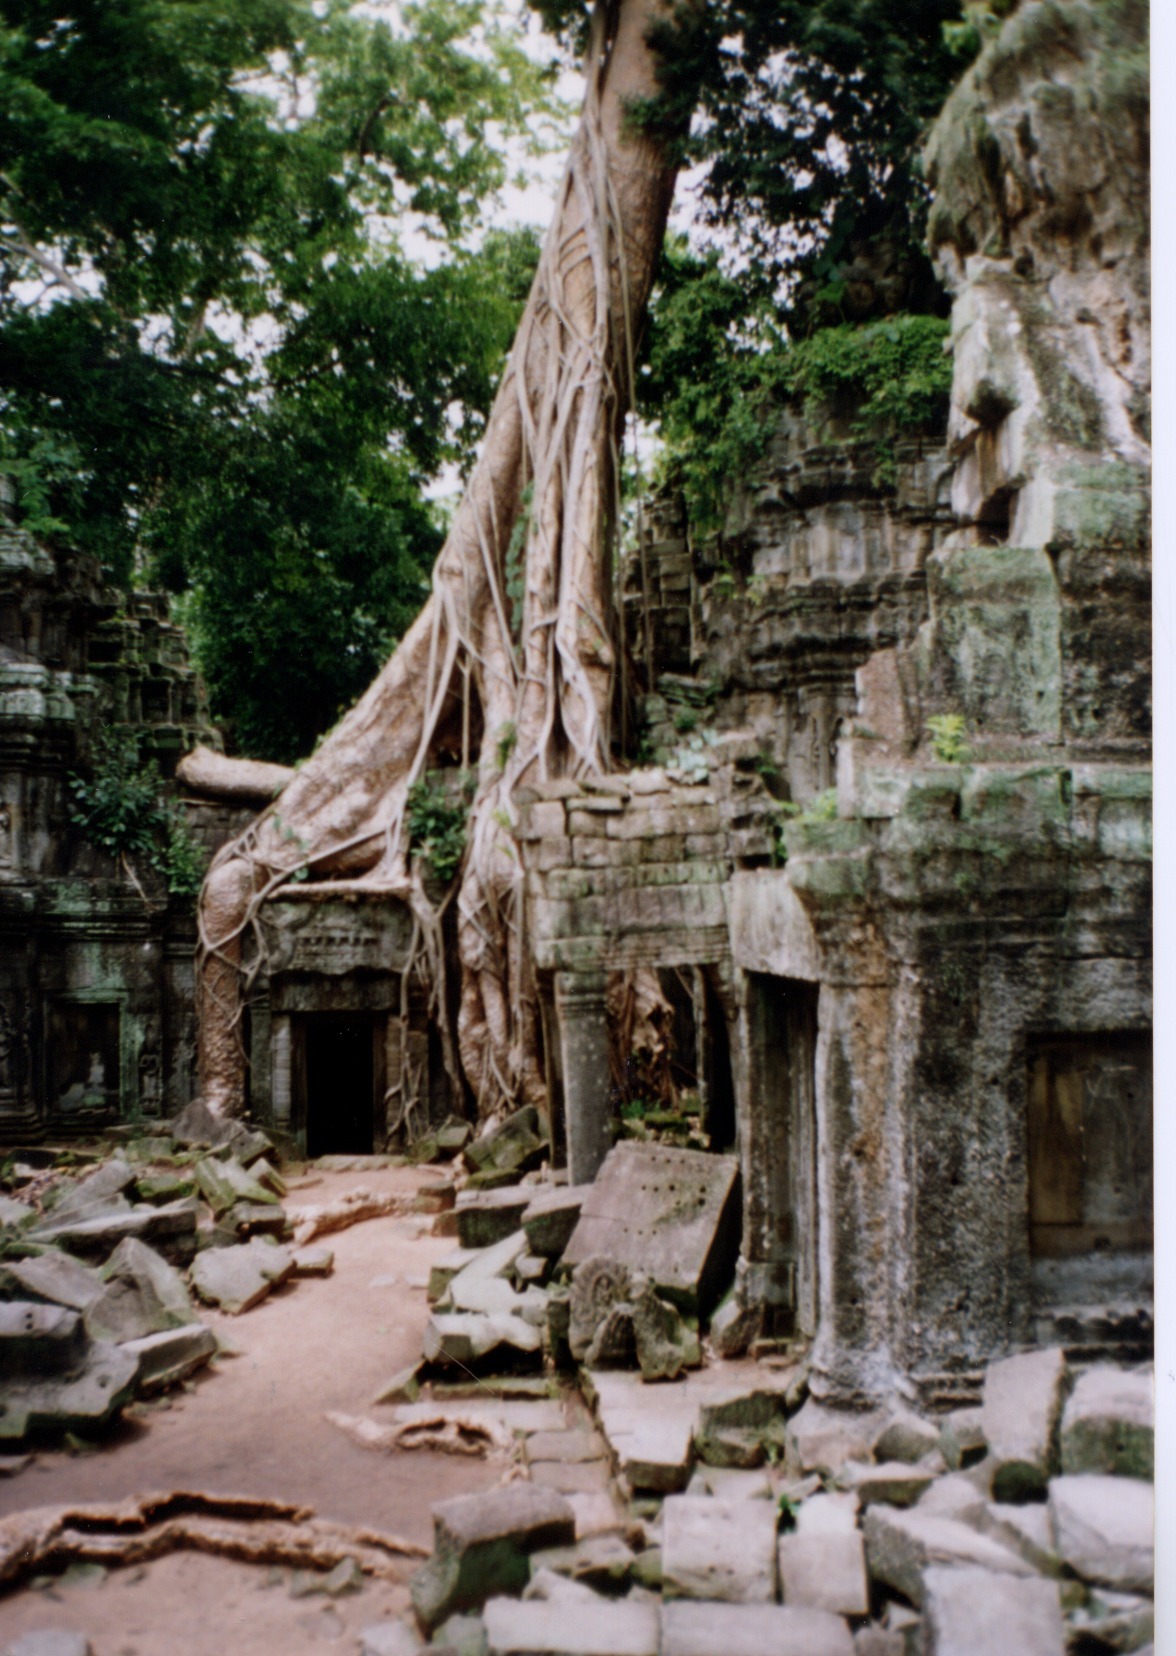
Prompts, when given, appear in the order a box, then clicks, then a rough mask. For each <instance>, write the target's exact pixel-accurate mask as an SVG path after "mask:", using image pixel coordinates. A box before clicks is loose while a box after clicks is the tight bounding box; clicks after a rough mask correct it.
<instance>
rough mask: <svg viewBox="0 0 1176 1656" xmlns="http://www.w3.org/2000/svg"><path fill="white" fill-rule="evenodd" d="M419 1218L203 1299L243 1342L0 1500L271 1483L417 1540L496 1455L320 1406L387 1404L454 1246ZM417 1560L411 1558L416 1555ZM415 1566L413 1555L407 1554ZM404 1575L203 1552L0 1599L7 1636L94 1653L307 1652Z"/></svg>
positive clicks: (369, 1177) (388, 1175)
mask: <svg viewBox="0 0 1176 1656" xmlns="http://www.w3.org/2000/svg"><path fill="white" fill-rule="evenodd" d="M318 1177H319V1181H320V1182H318V1183H315V1184H314V1185H313V1187H306V1188H292V1189H291V1192H290V1197H289V1200H290V1202H291V1203H292V1204H293V1203H295V1202H298V1203H304V1202H311V1201H314V1202H318V1201H325V1200H327V1199H329V1198H330V1197H332V1196H338V1195H341V1194H342V1193H343V1192H344V1191H346V1190H351V1189H354V1188H355V1187H356V1186H357V1185H359V1184H362V1185H364V1186H365V1187H367V1188H369V1189H374V1190H381V1191H383V1190H402V1191H406V1192H411V1191H412V1190H414V1189H415V1188H416V1187H417V1185H418V1184H419V1183H420V1182H421V1181H422V1179H423V1178H424V1177H426V1175H423V1174H419V1173H417V1172H415V1171H414V1170H410V1169H401V1168H397V1169H381V1170H377V1171H374V1172H371V1173H367V1172H365V1173H363V1174H355V1173H330V1174H322V1175H319V1176H318ZM430 1223H431V1222H430V1220H429V1219H428V1218H423V1219H417V1218H404V1219H377V1220H370V1221H368V1222H366V1223H364V1224H361V1225H357V1226H355V1227H354V1228H353V1229H351V1230H348V1231H341V1232H339V1233H338V1234H337V1235H335V1236H332V1237H327V1238H324V1239H323V1244H324V1245H325V1246H328V1247H331V1248H332V1249H333V1250H334V1254H335V1271H334V1275H333V1276H332V1277H329V1278H325V1279H322V1280H318V1279H304V1280H302V1281H299V1282H296V1283H291V1284H289V1285H287V1286H286V1287H285V1288H282V1289H279V1290H277V1291H276V1292H274V1293H273V1294H271V1295H270V1297H269V1298H268V1299H267V1300H265V1301H263V1303H262V1304H261V1305H260V1306H258V1307H257V1308H256V1309H255V1310H253V1311H250V1312H248V1313H246V1314H245V1315H244V1316H242V1317H225V1316H220V1315H217V1314H213V1313H209V1314H208V1319H207V1320H208V1321H209V1322H210V1323H211V1324H212V1325H213V1326H214V1327H216V1328H217V1330H218V1332H219V1331H220V1330H222V1329H224V1330H225V1331H226V1332H227V1333H228V1334H229V1336H230V1337H231V1339H232V1342H233V1344H234V1345H235V1346H237V1347H238V1348H239V1351H240V1354H239V1355H237V1356H234V1357H224V1358H221V1359H219V1360H218V1361H217V1362H216V1363H215V1364H214V1365H213V1367H212V1368H211V1369H208V1370H206V1371H204V1373H203V1374H202V1375H201V1376H200V1377H198V1379H197V1380H196V1381H195V1383H194V1384H193V1387H192V1389H191V1391H189V1392H185V1391H182V1390H180V1391H176V1392H173V1393H172V1394H171V1397H170V1400H169V1406H166V1407H159V1408H153V1409H147V1410H143V1411H141V1412H138V1413H137V1417H136V1418H135V1419H133V1420H130V1421H127V1422H126V1423H125V1424H124V1425H123V1426H122V1427H121V1428H120V1429H119V1430H118V1431H117V1433H116V1434H115V1435H114V1436H113V1437H112V1438H111V1439H110V1440H109V1442H108V1443H107V1444H106V1445H105V1446H104V1447H103V1448H102V1449H101V1450H100V1451H99V1452H97V1453H94V1454H89V1455H80V1456H70V1455H67V1454H64V1453H61V1452H56V1451H55V1452H51V1453H43V1454H39V1455H38V1456H37V1458H36V1460H35V1461H34V1463H33V1465H32V1466H31V1467H30V1468H29V1469H28V1470H27V1471H25V1472H23V1473H22V1474H21V1475H20V1476H19V1477H17V1478H14V1479H11V1480H6V1481H0V1515H4V1514H8V1513H11V1512H15V1511H18V1510H22V1509H25V1508H28V1507H35V1506H48V1505H56V1504H58V1503H60V1502H65V1501H107V1500H117V1499H121V1498H122V1497H123V1496H126V1495H129V1494H133V1493H136V1492H145V1491H150V1490H170V1489H177V1488H186V1489H197V1490H203V1491H207V1492H210V1493H216V1494H246V1495H269V1496H276V1497H279V1498H281V1499H283V1500H288V1501H294V1502H299V1503H304V1504H305V1505H307V1506H310V1507H313V1508H314V1510H315V1511H316V1513H318V1514H319V1515H320V1516H321V1517H324V1518H332V1519H336V1520H338V1521H340V1522H342V1523H347V1524H363V1525H366V1526H370V1527H372V1528H376V1529H380V1530H385V1531H391V1532H393V1533H395V1534H398V1535H401V1536H403V1537H405V1538H406V1539H408V1540H412V1541H417V1542H419V1543H421V1544H422V1545H425V1546H427V1545H428V1544H429V1542H430V1540H431V1522H430V1516H429V1508H430V1505H431V1503H432V1502H433V1501H435V1500H439V1499H441V1498H443V1497H444V1496H446V1495H453V1494H460V1493H463V1492H465V1491H468V1490H473V1489H479V1488H484V1487H486V1486H487V1485H489V1484H492V1483H495V1482H497V1481H498V1479H499V1478H500V1477H501V1476H502V1473H503V1470H504V1466H503V1463H502V1462H501V1461H485V1460H478V1459H473V1458H467V1457H464V1456H451V1455H439V1454H430V1453H424V1452H414V1453H398V1454H394V1455H378V1454H374V1453H372V1452H371V1451H369V1450H365V1449H361V1448H359V1447H358V1446H357V1445H355V1444H354V1443H352V1442H351V1441H350V1440H349V1439H347V1438H346V1437H344V1436H343V1435H342V1433H341V1432H339V1431H338V1429H337V1428H335V1427H333V1426H331V1425H329V1424H328V1423H327V1422H326V1420H325V1419H324V1415H325V1414H326V1413H327V1411H328V1410H338V1411H340V1412H342V1413H346V1414H353V1415H366V1416H368V1417H369V1418H373V1419H379V1418H381V1417H384V1418H388V1415H389V1411H388V1410H387V1409H379V1408H376V1407H375V1406H374V1404H373V1399H374V1398H375V1396H376V1395H377V1393H378V1392H379V1391H380V1389H381V1388H382V1387H383V1385H385V1384H386V1383H387V1381H388V1380H389V1379H390V1378H391V1377H392V1376H393V1375H394V1374H395V1373H396V1372H397V1371H398V1370H399V1369H402V1368H404V1367H406V1366H407V1365H408V1364H409V1363H411V1362H412V1361H414V1360H415V1358H416V1357H417V1356H418V1355H419V1351H420V1338H421V1333H422V1331H423V1328H424V1325H425V1320H426V1317H427V1315H428V1306H427V1302H426V1299H425V1287H424V1285H425V1281H426V1279H427V1276H428V1272H429V1267H430V1265H431V1264H432V1262H433V1261H434V1260H436V1259H438V1258H440V1257H441V1256H442V1255H443V1254H444V1253H446V1252H447V1251H449V1250H450V1249H451V1248H453V1247H454V1246H455V1243H454V1242H453V1241H451V1240H449V1239H446V1238H438V1237H434V1236H432V1235H431V1234H430ZM411 1567H412V1566H411V1565H410V1566H408V1569H411ZM406 1574H407V1570H406ZM405 1603H406V1594H405V1593H404V1590H403V1589H400V1588H396V1587H389V1586H388V1585H386V1584H385V1585H380V1586H369V1587H367V1588H365V1589H364V1591H363V1592H362V1593H360V1594H356V1595H347V1596H344V1597H341V1598H339V1599H337V1600H324V1599H323V1598H322V1597H321V1596H311V1597H304V1598H299V1597H292V1596H291V1593H290V1572H289V1571H286V1570H282V1571H275V1572H270V1571H266V1570H258V1569H255V1568H252V1567H249V1566H243V1565H236V1564H232V1563H229V1562H227V1561H224V1560H220V1559H215V1558H204V1557H200V1556H198V1555H195V1554H191V1553H188V1554H179V1555H176V1556H173V1557H171V1558H167V1559H162V1560H160V1561H158V1562H157V1563H154V1564H151V1565H149V1566H147V1567H146V1568H145V1569H137V1570H120V1571H117V1572H113V1573H112V1574H111V1575H110V1576H108V1577H107V1579H106V1580H105V1581H104V1582H102V1583H101V1584H100V1585H99V1586H94V1585H93V1584H92V1583H89V1582H85V1581H79V1582H76V1583H73V1582H69V1581H66V1582H62V1583H58V1584H57V1585H56V1586H54V1587H52V1588H51V1589H50V1590H48V1591H46V1590H41V1591H35V1590H24V1591H21V1592H19V1593H15V1594H11V1595H9V1596H8V1597H7V1598H3V1599H0V1649H3V1647H4V1645H5V1644H6V1643H8V1642H9V1641H10V1640H11V1639H13V1638H15V1637H16V1636H17V1635H19V1634H20V1633H23V1632H27V1631H31V1630H33V1629H35V1628H37V1629H39V1628H50V1627H57V1628H66V1627H68V1628H74V1629H76V1630H78V1631H81V1632H85V1633H86V1634H87V1635H88V1636H89V1638H90V1639H91V1642H92V1645H93V1650H94V1656H205V1653H206V1652H207V1653H208V1656H213V1653H215V1656H225V1653H226V1652H232V1656H254V1653H255V1652H256V1653H259V1656H260V1653H262V1652H264V1653H266V1656H268V1653H270V1652H272V1653H274V1656H279V1653H280V1656H302V1653H303V1652H307V1653H309V1652H315V1651H321V1650H324V1649H326V1648H327V1647H328V1646H331V1645H333V1646H334V1647H335V1648H336V1649H339V1650H342V1651H351V1650H354V1649H355V1648H357V1647H356V1644H355V1639H354V1632H355V1630H356V1629H358V1628H360V1627H363V1626H365V1625H367V1624H368V1623H369V1622H372V1621H374V1620H378V1619H379V1618H380V1617H381V1616H382V1615H387V1614H389V1613H395V1612H397V1611H398V1610H400V1609H401V1608H402V1607H403V1605H404V1604H405Z"/></svg>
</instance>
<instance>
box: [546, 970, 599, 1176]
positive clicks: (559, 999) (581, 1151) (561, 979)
mask: <svg viewBox="0 0 1176 1656" xmlns="http://www.w3.org/2000/svg"><path fill="white" fill-rule="evenodd" d="M605 986H606V979H605V974H604V973H603V972H557V973H556V976H555V1009H556V1015H557V1017H558V1019H559V1044H560V1068H561V1070H562V1072H563V1095H564V1123H565V1131H566V1133H567V1145H568V1183H569V1184H574V1185H578V1184H591V1182H592V1180H593V1179H594V1178H595V1177H596V1172H597V1169H598V1168H599V1166H600V1164H601V1162H602V1161H603V1160H604V1158H605V1156H606V1155H607V1154H608V1152H609V1150H610V1149H611V1147H612V1141H613V1134H612V1111H611V1109H610V1107H609V1092H610V1078H609V1067H608V1017H607V1013H606V1007H605Z"/></svg>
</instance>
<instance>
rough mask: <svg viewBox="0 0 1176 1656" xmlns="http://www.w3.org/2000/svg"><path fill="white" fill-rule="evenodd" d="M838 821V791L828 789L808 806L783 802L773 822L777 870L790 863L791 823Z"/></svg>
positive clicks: (791, 801)
mask: <svg viewBox="0 0 1176 1656" xmlns="http://www.w3.org/2000/svg"><path fill="white" fill-rule="evenodd" d="M836 820H837V789H836V788H826V789H825V791H824V793H819V794H817V796H816V797H815V798H814V799H813V800H812V801H811V802H810V803H809V804H808V805H806V806H801V805H798V804H797V803H796V802H795V800H791V799H785V800H781V801H780V802H779V803H778V804H777V806H776V814H775V817H774V819H773V822H772V830H773V835H774V838H775V845H774V848H773V856H772V862H773V865H774V866H775V867H776V868H783V866H784V864H785V863H786V862H787V861H788V838H787V830H788V825H789V823H801V824H803V823H809V822H835V821H836Z"/></svg>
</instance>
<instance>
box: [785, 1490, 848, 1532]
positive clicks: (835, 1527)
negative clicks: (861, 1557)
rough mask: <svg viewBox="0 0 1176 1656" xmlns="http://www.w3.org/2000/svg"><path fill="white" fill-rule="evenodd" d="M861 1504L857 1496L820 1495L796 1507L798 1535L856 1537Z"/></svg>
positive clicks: (845, 1494) (811, 1496)
mask: <svg viewBox="0 0 1176 1656" xmlns="http://www.w3.org/2000/svg"><path fill="white" fill-rule="evenodd" d="M859 1507H860V1503H859V1502H858V1498H857V1496H856V1495H852V1494H847V1493H840V1494H832V1493H828V1494H827V1493H818V1494H815V1495H810V1496H809V1497H808V1498H807V1499H806V1500H803V1501H801V1503H800V1505H799V1506H797V1507H796V1509H795V1513H796V1533H797V1534H798V1535H854V1534H856V1533H857V1527H858V1512H859Z"/></svg>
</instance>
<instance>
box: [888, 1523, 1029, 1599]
mask: <svg viewBox="0 0 1176 1656" xmlns="http://www.w3.org/2000/svg"><path fill="white" fill-rule="evenodd" d="M862 1534H863V1535H864V1536H865V1542H866V1562H867V1564H868V1566H869V1571H870V1574H871V1576H873V1577H874V1579H875V1580H876V1581H881V1582H883V1583H884V1584H885V1585H886V1586H887V1587H893V1588H894V1589H895V1591H896V1592H899V1593H902V1594H903V1596H904V1597H905V1598H908V1599H910V1601H911V1603H912V1604H915V1605H922V1603H923V1579H924V1576H925V1575H926V1572H927V1571H928V1570H929V1569H930V1568H931V1567H932V1566H933V1565H936V1564H945V1565H950V1566H952V1567H954V1568H964V1567H966V1566H968V1565H974V1566H976V1567H977V1568H978V1569H982V1570H987V1571H990V1572H992V1573H995V1574H998V1575H1008V1576H1031V1575H1033V1574H1034V1573H1035V1572H1034V1570H1033V1568H1032V1566H1031V1565H1029V1564H1026V1563H1025V1561H1024V1559H1023V1558H1020V1557H1019V1556H1018V1555H1017V1554H1016V1553H1012V1552H1010V1551H1009V1550H1008V1548H1007V1547H1002V1546H999V1545H998V1544H997V1543H996V1542H995V1541H990V1540H989V1539H988V1537H987V1536H984V1535H980V1534H978V1533H977V1532H976V1531H975V1530H973V1529H970V1528H969V1527H968V1525H966V1524H962V1523H960V1522H958V1520H956V1519H954V1518H941V1517H938V1516H937V1515H936V1514H934V1513H926V1512H922V1511H920V1510H919V1508H917V1507H916V1508H914V1509H913V1510H912V1511H910V1512H905V1511H901V1510H899V1509H897V1508H895V1507H883V1506H876V1507H871V1508H870V1510H869V1511H868V1512H867V1513H866V1516H865V1519H864V1521H863V1523H862Z"/></svg>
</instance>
